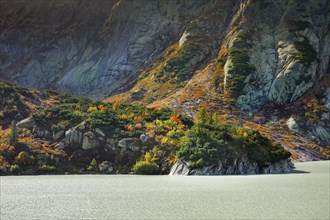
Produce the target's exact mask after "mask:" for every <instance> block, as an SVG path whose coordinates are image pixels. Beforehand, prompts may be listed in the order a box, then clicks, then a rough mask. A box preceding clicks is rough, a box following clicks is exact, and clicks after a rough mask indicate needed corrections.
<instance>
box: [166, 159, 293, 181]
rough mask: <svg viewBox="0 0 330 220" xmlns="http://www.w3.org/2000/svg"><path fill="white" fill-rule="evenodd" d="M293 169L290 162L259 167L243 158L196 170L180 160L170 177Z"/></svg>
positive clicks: (287, 170) (257, 172)
mask: <svg viewBox="0 0 330 220" xmlns="http://www.w3.org/2000/svg"><path fill="white" fill-rule="evenodd" d="M292 169H294V165H293V163H292V162H291V161H290V160H282V161H279V162H276V163H269V164H268V165H265V166H259V165H258V164H257V163H256V162H252V161H249V160H248V159H247V158H246V157H243V158H241V159H236V160H235V161H234V162H233V163H231V164H228V163H225V162H221V161H219V164H218V165H216V166H207V167H203V168H194V169H191V168H189V163H187V162H185V161H181V160H179V161H178V162H176V163H175V164H174V165H173V166H172V168H171V171H170V173H169V175H182V176H187V175H236V174H277V173H289V172H290V171H291V170H292Z"/></svg>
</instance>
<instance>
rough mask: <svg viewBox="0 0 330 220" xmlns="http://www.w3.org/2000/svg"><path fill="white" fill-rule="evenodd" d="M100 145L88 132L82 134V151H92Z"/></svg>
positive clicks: (93, 135) (91, 133) (94, 136)
mask: <svg viewBox="0 0 330 220" xmlns="http://www.w3.org/2000/svg"><path fill="white" fill-rule="evenodd" d="M100 145H101V143H100V140H99V139H98V138H97V137H96V135H95V134H94V133H93V132H91V131H88V132H86V133H84V135H83V141H82V146H81V147H82V149H84V150H92V149H95V148H98V147H99V146H100Z"/></svg>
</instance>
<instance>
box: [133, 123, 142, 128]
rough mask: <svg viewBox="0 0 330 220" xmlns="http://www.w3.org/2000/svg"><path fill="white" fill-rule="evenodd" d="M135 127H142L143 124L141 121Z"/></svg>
mask: <svg viewBox="0 0 330 220" xmlns="http://www.w3.org/2000/svg"><path fill="white" fill-rule="evenodd" d="M134 127H135V128H142V124H141V123H137V124H136V125H135V126H134Z"/></svg>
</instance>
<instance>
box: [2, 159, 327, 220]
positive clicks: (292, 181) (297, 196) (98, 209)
mask: <svg viewBox="0 0 330 220" xmlns="http://www.w3.org/2000/svg"><path fill="white" fill-rule="evenodd" d="M296 167H297V170H298V171H296V173H292V174H278V175H246V176H188V177H182V176H181V177H180V176H176V177H175V176H133V175H66V176H6V177H0V186H1V189H0V192H1V195H0V196H1V197H0V198H1V201H0V203H1V210H0V219H1V220H4V219H17V220H20V219H31V220H32V219H42V220H46V219H329V218H330V214H329V212H330V210H329V206H330V201H329V197H330V193H329V186H330V185H329V172H330V171H329V167H330V162H329V161H320V162H305V163H296Z"/></svg>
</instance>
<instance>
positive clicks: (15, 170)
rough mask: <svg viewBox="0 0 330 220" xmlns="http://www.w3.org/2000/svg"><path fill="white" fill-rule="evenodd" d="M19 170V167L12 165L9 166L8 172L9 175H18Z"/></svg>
mask: <svg viewBox="0 0 330 220" xmlns="http://www.w3.org/2000/svg"><path fill="white" fill-rule="evenodd" d="M19 170H20V167H19V165H16V164H14V165H11V166H10V172H11V173H18V172H19Z"/></svg>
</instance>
